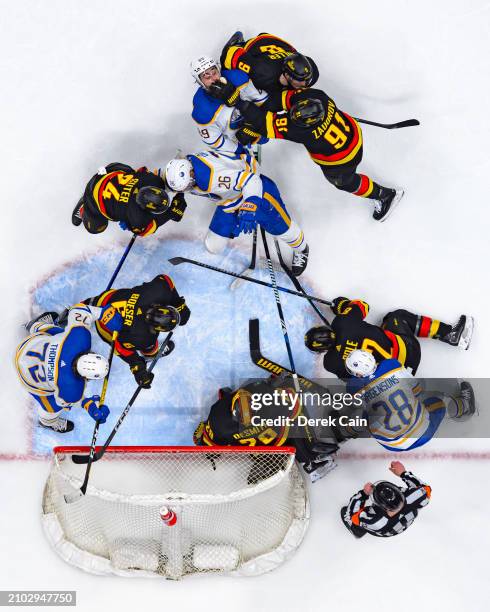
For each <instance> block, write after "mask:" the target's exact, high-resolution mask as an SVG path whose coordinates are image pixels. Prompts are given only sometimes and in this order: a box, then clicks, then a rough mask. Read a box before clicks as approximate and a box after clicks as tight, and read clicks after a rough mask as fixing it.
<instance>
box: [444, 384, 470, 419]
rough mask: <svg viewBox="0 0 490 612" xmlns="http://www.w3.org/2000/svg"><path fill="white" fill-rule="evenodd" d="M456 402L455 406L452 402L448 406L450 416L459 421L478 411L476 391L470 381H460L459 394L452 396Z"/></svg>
mask: <svg viewBox="0 0 490 612" xmlns="http://www.w3.org/2000/svg"><path fill="white" fill-rule="evenodd" d="M451 399H452V400H453V401H454V402H455V408H454V411H453V412H451V410H453V405H452V404H450V405H449V408H448V413H449V416H450V417H451V418H452V419H456V420H458V421H460V420H461V421H467V420H468V419H469V418H471V417H472V416H473V415H474V414H475V412H476V401H475V392H474V391H473V387H472V386H471V385H470V383H469V382H467V381H466V380H463V381H462V382H460V383H459V395H458V396H457V397H452V398H451Z"/></svg>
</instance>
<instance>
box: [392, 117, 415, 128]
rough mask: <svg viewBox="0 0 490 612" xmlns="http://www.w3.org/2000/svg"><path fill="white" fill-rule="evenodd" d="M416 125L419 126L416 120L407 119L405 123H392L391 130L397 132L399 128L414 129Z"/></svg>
mask: <svg viewBox="0 0 490 612" xmlns="http://www.w3.org/2000/svg"><path fill="white" fill-rule="evenodd" d="M416 125H420V121H419V120H418V119H407V120H406V121H400V122H399V123H394V124H393V127H392V129H394V130H397V129H399V128H406V127H414V126H416Z"/></svg>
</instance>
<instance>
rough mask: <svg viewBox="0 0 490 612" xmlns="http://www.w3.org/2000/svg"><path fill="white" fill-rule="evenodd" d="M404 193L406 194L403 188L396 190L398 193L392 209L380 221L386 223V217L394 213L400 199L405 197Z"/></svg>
mask: <svg viewBox="0 0 490 612" xmlns="http://www.w3.org/2000/svg"><path fill="white" fill-rule="evenodd" d="M404 195H405V191H404V190H403V189H397V190H396V195H395V197H394V198H393V202H392V203H391V206H390V210H389V211H388V212H387V213H386V215H385V216H384V217H383V218H382V219H381V221H380V223H384V222H385V221H386V219H388V218H389V217H390V216H391V215H392V214H393V211H394V210H395V208H396V207H397V206H398V204H399V203H400V200H401V199H402V198H403V196H404Z"/></svg>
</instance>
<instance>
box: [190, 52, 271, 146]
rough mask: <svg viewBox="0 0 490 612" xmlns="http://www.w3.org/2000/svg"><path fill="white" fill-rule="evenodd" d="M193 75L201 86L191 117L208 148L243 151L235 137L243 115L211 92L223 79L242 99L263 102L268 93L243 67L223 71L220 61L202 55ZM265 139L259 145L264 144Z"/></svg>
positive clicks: (197, 61)
mask: <svg viewBox="0 0 490 612" xmlns="http://www.w3.org/2000/svg"><path fill="white" fill-rule="evenodd" d="M191 75H192V76H193V78H194V79H195V81H196V83H197V84H198V85H199V87H198V90H197V91H196V93H195V95H194V99H193V110H192V118H193V119H194V121H195V122H196V124H197V129H198V131H199V135H200V137H201V138H202V141H203V142H204V144H205V145H206V146H207V147H210V148H211V149H213V150H215V151H220V152H225V153H233V154H234V153H242V152H243V146H242V145H241V144H240V143H239V142H238V140H237V139H236V136H235V133H236V131H237V130H238V129H239V128H240V127H241V126H242V125H243V117H242V116H241V114H240V111H239V110H238V109H237V108H236V107H234V106H227V105H226V104H225V103H223V102H222V101H221V100H218V99H217V98H215V97H213V96H212V95H211V93H210V91H211V90H212V88H213V86H215V84H216V83H217V82H219V81H220V79H221V78H222V76H223V78H226V81H227V82H228V83H230V84H232V86H233V92H234V94H235V95H236V96H240V97H241V98H242V99H243V100H249V101H253V102H255V104H259V105H260V104H262V103H263V102H264V101H265V100H266V99H267V94H266V93H265V92H263V91H259V90H257V89H256V88H255V87H254V85H253V83H252V82H251V81H250V79H249V77H248V75H247V74H246V73H245V72H242V71H241V70H224V71H223V74H221V72H220V67H219V65H218V63H217V62H216V61H215V60H214V59H212V58H210V57H208V56H206V55H202V56H200V57H198V58H196V59H195V60H193V61H192V62H191ZM265 140H266V139H265V138H264V139H262V141H261V142H260V144H263V141H265Z"/></svg>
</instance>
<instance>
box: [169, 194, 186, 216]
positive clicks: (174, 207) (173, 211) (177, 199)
mask: <svg viewBox="0 0 490 612" xmlns="http://www.w3.org/2000/svg"><path fill="white" fill-rule="evenodd" d="M186 208H187V202H186V201H185V198H184V194H183V193H176V194H175V195H174V197H173V198H172V203H171V205H170V219H171V220H172V221H176V222H177V223H178V222H179V221H182V217H183V216H184V212H185V209H186Z"/></svg>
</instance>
